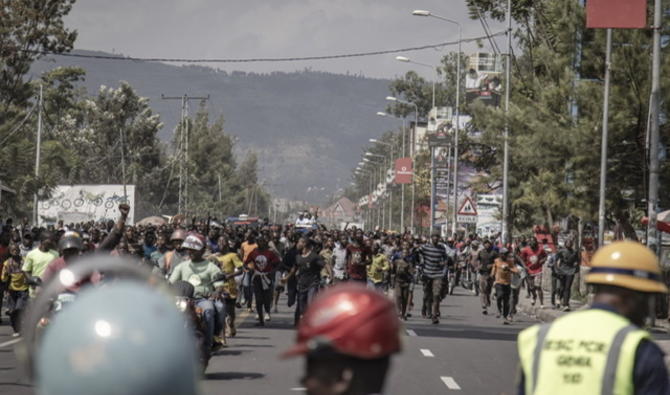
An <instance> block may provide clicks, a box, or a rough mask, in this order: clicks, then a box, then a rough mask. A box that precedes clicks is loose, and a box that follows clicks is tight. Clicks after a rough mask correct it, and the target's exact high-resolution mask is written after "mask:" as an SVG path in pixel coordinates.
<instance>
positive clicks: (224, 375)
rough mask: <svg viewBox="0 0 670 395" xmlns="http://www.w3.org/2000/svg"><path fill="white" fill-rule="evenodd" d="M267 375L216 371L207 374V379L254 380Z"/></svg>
mask: <svg viewBox="0 0 670 395" xmlns="http://www.w3.org/2000/svg"><path fill="white" fill-rule="evenodd" d="M263 377H265V375H264V374H261V373H255V372H215V373H207V374H205V379H206V380H253V379H260V378H263Z"/></svg>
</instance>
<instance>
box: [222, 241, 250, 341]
mask: <svg viewBox="0 0 670 395" xmlns="http://www.w3.org/2000/svg"><path fill="white" fill-rule="evenodd" d="M217 243H218V251H219V253H218V254H216V260H217V261H218V264H219V267H220V268H221V271H222V272H223V274H225V275H226V278H225V282H224V283H223V288H222V289H221V298H222V299H223V305H224V309H225V316H226V319H225V325H224V332H225V333H228V334H229V335H230V337H235V335H237V328H236V327H235V316H236V314H235V304H236V302H237V283H236V282H235V277H238V276H241V275H242V274H243V273H244V269H243V266H244V264H243V262H242V260H241V259H240V257H239V255H237V253H236V252H235V251H234V250H233V248H232V244H233V243H231V242H230V241H229V240H228V238H227V237H226V236H221V237H219V240H218V241H217ZM226 326H227V327H228V328H227V330H226V329H225V327H226ZM224 338H225V336H224Z"/></svg>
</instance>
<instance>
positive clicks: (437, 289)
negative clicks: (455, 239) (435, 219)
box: [419, 234, 453, 324]
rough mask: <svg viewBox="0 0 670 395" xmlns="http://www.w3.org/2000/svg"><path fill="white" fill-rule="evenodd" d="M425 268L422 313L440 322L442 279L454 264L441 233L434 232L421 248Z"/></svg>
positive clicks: (434, 321)
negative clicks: (443, 243) (444, 245)
mask: <svg viewBox="0 0 670 395" xmlns="http://www.w3.org/2000/svg"><path fill="white" fill-rule="evenodd" d="M419 256H420V258H421V266H422V268H423V307H422V309H421V315H422V316H424V317H426V316H428V318H430V319H431V320H432V322H433V324H439V323H440V318H439V317H440V298H441V289H442V281H444V276H445V273H446V270H447V267H448V266H451V265H453V262H451V260H450V258H449V255H447V251H446V250H445V249H444V247H443V246H442V244H440V235H438V234H433V235H432V236H431V237H430V243H427V244H424V245H422V246H421V248H420V249H419Z"/></svg>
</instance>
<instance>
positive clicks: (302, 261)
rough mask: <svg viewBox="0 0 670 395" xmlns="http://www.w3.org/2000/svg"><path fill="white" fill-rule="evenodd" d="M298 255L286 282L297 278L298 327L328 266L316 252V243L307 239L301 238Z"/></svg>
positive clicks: (296, 320)
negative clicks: (323, 270)
mask: <svg viewBox="0 0 670 395" xmlns="http://www.w3.org/2000/svg"><path fill="white" fill-rule="evenodd" d="M296 248H297V250H298V255H297V256H296V260H295V266H293V268H292V269H291V271H290V272H289V274H288V276H287V278H286V280H288V279H290V278H291V277H296V279H297V284H296V291H297V306H296V309H295V316H294V325H296V326H297V325H298V323H299V322H300V320H301V318H302V316H303V315H304V314H305V311H307V307H308V306H309V305H310V303H311V302H312V301H313V300H314V297H315V296H316V294H317V292H318V291H319V286H320V284H321V270H322V269H323V267H324V266H325V265H326V263H325V262H324V260H323V257H322V256H321V255H319V254H318V253H317V252H316V251H315V245H314V241H313V240H311V239H308V238H306V237H302V238H300V240H298V244H297V246H296Z"/></svg>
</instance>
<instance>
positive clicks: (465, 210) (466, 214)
mask: <svg viewBox="0 0 670 395" xmlns="http://www.w3.org/2000/svg"><path fill="white" fill-rule="evenodd" d="M456 221H457V222H460V223H463V224H476V223H477V208H476V207H475V205H474V203H473V202H472V200H471V199H470V198H469V197H466V198H465V200H464V201H463V204H461V208H459V209H458V213H457V215H456Z"/></svg>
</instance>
